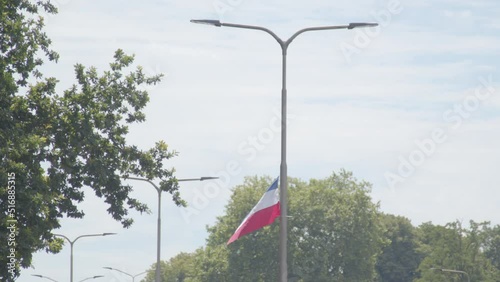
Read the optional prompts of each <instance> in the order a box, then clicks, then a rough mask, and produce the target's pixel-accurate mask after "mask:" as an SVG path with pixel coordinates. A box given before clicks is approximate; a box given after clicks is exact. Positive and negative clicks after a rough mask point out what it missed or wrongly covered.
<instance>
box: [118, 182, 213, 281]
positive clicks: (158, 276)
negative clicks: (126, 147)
mask: <svg viewBox="0 0 500 282" xmlns="http://www.w3.org/2000/svg"><path fill="white" fill-rule="evenodd" d="M123 178H124V179H131V180H139V181H145V182H148V183H149V184H151V185H153V187H154V188H155V189H156V192H158V224H157V231H156V233H157V234H156V273H155V274H156V275H155V277H156V278H155V281H156V282H161V264H160V261H161V260H160V250H161V192H162V190H161V189H160V187H158V186H156V184H154V183H153V182H152V181H151V180H149V179H146V178H140V177H130V176H128V177H123ZM211 179H218V177H200V178H185V179H177V181H178V182H181V181H204V180H211Z"/></svg>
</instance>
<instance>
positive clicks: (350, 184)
mask: <svg viewBox="0 0 500 282" xmlns="http://www.w3.org/2000/svg"><path fill="white" fill-rule="evenodd" d="M270 183H271V179H270V178H269V177H262V178H258V177H247V178H246V179H245V182H244V183H243V184H242V185H239V186H237V187H235V189H234V192H233V195H232V196H231V200H230V201H229V203H228V205H227V206H226V213H225V215H223V216H221V217H219V218H218V220H217V223H216V224H215V225H214V226H211V227H210V228H208V231H209V238H208V240H207V247H209V248H225V245H226V242H227V240H228V239H229V237H230V236H231V235H232V233H233V232H234V230H235V229H236V228H237V227H238V225H239V224H240V223H241V221H242V220H243V218H244V217H245V216H246V214H247V213H248V212H249V211H250V210H251V209H252V207H253V205H255V203H257V201H258V200H259V198H260V197H261V196H262V194H263V192H264V191H265V189H266V188H267V187H268V186H269V185H270ZM369 191H370V184H369V183H367V182H364V181H358V180H356V179H355V178H354V177H353V176H352V173H349V172H346V171H341V172H340V173H338V174H336V173H333V174H332V176H330V177H328V178H326V179H322V180H314V179H312V180H310V181H309V182H308V183H306V182H303V181H300V180H298V179H293V178H291V179H290V180H289V214H290V216H291V219H290V221H289V238H288V239H289V244H288V246H289V276H290V279H293V280H295V281H373V278H374V276H375V269H374V265H375V260H376V257H377V255H378V254H379V252H380V249H381V247H382V246H383V243H384V240H383V238H382V228H381V226H380V224H379V213H378V205H377V204H374V203H372V202H371V198H370V197H369V195H368V193H369ZM227 250H228V252H227V257H226V260H227V276H226V277H227V278H228V281H275V280H276V277H277V276H278V273H277V269H278V224H277V223H275V224H273V225H271V226H269V227H265V228H263V229H261V230H259V231H256V232H254V233H251V234H249V235H246V236H244V237H243V238H240V239H239V240H237V241H236V242H234V243H232V244H230V245H229V246H228V247H227ZM204 281H205V280H204Z"/></svg>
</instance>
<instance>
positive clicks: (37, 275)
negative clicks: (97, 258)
mask: <svg viewBox="0 0 500 282" xmlns="http://www.w3.org/2000/svg"><path fill="white" fill-rule="evenodd" d="M31 276H35V277H39V278H45V279H48V280H51V281H54V282H58V281H57V280H55V279H52V278H50V277H47V276H43V275H40V274H31ZM101 277H104V275H95V276H90V277H87V278H85V279H83V280H80V281H79V282H83V281H87V280H90V279H97V278H101Z"/></svg>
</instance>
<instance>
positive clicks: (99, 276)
mask: <svg viewBox="0 0 500 282" xmlns="http://www.w3.org/2000/svg"><path fill="white" fill-rule="evenodd" d="M101 277H104V275H96V276H91V277H87V278H85V279H83V280H80V281H79V282H83V281H87V280H90V279H96V278H101Z"/></svg>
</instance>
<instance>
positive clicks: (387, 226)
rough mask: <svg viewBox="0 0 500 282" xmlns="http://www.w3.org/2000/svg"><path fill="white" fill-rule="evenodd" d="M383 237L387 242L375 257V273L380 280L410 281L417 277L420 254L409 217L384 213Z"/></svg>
mask: <svg viewBox="0 0 500 282" xmlns="http://www.w3.org/2000/svg"><path fill="white" fill-rule="evenodd" d="M381 220H382V223H383V225H384V231H385V232H384V237H385V238H386V239H387V240H389V242H390V243H389V244H388V245H387V246H385V247H384V248H383V249H382V253H381V254H380V256H379V257H378V258H377V265H376V268H377V273H378V276H379V280H380V281H384V282H411V281H413V279H415V278H416V277H417V268H418V266H419V264H420V261H421V260H422V258H423V257H422V255H421V254H420V253H419V252H418V251H417V248H418V242H417V237H416V235H415V227H413V225H411V222H410V220H409V219H407V218H405V217H401V216H394V215H390V214H384V215H383V216H382V217H381Z"/></svg>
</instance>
